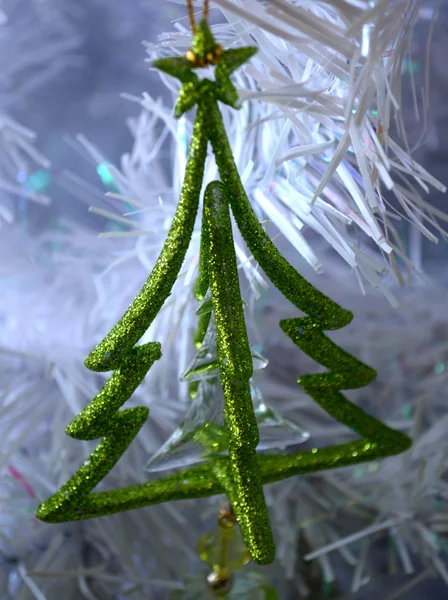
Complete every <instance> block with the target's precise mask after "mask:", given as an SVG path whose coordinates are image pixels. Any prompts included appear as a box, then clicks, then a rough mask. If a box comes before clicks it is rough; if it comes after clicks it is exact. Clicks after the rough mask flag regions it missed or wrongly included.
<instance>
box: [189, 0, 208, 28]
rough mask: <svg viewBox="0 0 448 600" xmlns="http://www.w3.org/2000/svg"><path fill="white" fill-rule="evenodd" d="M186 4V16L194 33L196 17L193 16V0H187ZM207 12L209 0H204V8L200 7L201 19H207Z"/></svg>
mask: <svg viewBox="0 0 448 600" xmlns="http://www.w3.org/2000/svg"><path fill="white" fill-rule="evenodd" d="M187 6H188V16H189V19H190V27H191V32H192V33H193V35H194V34H195V33H196V19H195V17H194V7H193V0H187ZM209 12H210V2H209V0H204V8H203V9H202V14H203V19H204V20H205V21H208V15H209Z"/></svg>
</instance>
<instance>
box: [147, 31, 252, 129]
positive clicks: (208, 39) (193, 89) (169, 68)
mask: <svg viewBox="0 0 448 600" xmlns="http://www.w3.org/2000/svg"><path fill="white" fill-rule="evenodd" d="M256 51H257V48H253V47H250V46H248V47H244V48H234V49H231V50H223V48H222V46H220V45H219V44H218V43H217V42H216V40H215V38H214V37H213V34H212V32H211V30H210V27H209V25H208V23H207V21H205V20H203V21H201V23H200V24H199V25H198V27H197V29H196V32H195V35H194V38H193V42H192V45H191V48H190V49H189V50H188V51H187V53H186V55H185V56H184V57H183V56H182V57H180V56H173V57H169V58H161V59H159V60H156V61H154V62H153V66H154V67H155V68H156V69H159V70H160V71H163V72H164V73H167V74H168V75H171V76H172V77H176V78H177V79H179V80H180V81H181V82H182V87H181V89H180V92H179V97H178V99H177V103H176V107H175V109H174V115H175V117H176V118H179V117H181V116H182V115H183V114H184V113H186V112H187V111H188V110H190V109H191V108H193V106H195V104H197V103H198V101H199V100H200V99H201V98H204V92H205V91H206V90H207V92H208V93H210V92H211V91H213V95H214V98H215V99H216V100H220V101H221V102H223V103H224V104H228V105H229V106H232V108H239V104H238V92H237V91H236V88H235V86H234V85H233V83H232V81H231V80H230V75H231V74H232V73H233V71H235V70H236V69H238V68H239V67H241V65H243V64H244V63H245V62H247V61H248V60H249V59H250V58H251V57H252V56H253V55H254V54H255V53H256ZM210 65H214V66H215V67H216V68H215V81H210V80H209V79H199V77H198V76H197V75H196V73H195V72H194V71H195V69H200V68H204V67H208V66H210Z"/></svg>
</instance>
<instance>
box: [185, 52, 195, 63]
mask: <svg viewBox="0 0 448 600" xmlns="http://www.w3.org/2000/svg"><path fill="white" fill-rule="evenodd" d="M185 58H186V59H187V60H188V62H192V63H195V64H196V62H197V58H196V54H195V53H194V52H193V50H192V49H191V48H190V49H189V50H187V53H186V54H185Z"/></svg>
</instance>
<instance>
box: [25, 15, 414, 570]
mask: <svg viewBox="0 0 448 600" xmlns="http://www.w3.org/2000/svg"><path fill="white" fill-rule="evenodd" d="M213 44H215V42H214V39H213V36H212V34H211V32H210V29H209V27H208V24H207V23H206V22H205V21H202V22H201V24H200V25H199V26H198V29H197V32H196V36H195V40H194V41H193V46H192V48H193V49H194V51H195V52H196V53H198V55H200V56H202V57H206V55H207V51H208V50H209V49H210V48H211V47H214V46H213ZM215 45H216V44H215ZM255 51H256V49H255V48H238V49H233V50H225V51H224V52H223V53H222V55H220V57H219V58H218V59H217V66H216V69H215V79H216V80H215V81H214V82H213V81H210V80H208V79H202V80H200V79H199V78H198V77H197V75H196V73H194V70H195V69H196V68H197V67H196V66H195V65H194V63H192V62H189V61H187V60H186V59H185V58H180V57H174V58H165V59H161V60H158V61H156V62H155V63H154V66H155V67H157V68H158V69H160V70H162V71H164V72H165V73H168V74H170V75H172V76H174V77H177V78H178V79H179V80H180V81H181V83H182V87H181V90H180V93H179V98H178V101H177V104H176V109H175V111H176V112H175V114H176V116H180V115H182V114H183V113H184V112H186V111H187V110H189V109H191V108H192V107H193V106H195V105H197V115H196V120H195V124H194V129H193V136H192V141H191V145H190V152H189V159H188V163H187V169H186V174H185V180H184V184H183V187H182V191H181V195H180V200H179V204H178V206H177V209H176V213H175V216H174V219H173V223H172V225H171V228H170V231H169V233H168V237H167V240H166V242H165V244H164V246H163V249H162V251H161V253H160V255H159V258H158V259H157V262H156V264H155V266H154V269H153V271H152V272H151V274H150V276H149V278H148V280H147V281H146V283H145V284H144V286H143V288H142V290H141V291H140V293H139V294H138V295H137V297H136V298H135V300H134V302H133V303H132V305H131V306H130V307H129V308H128V310H127V311H126V313H125V314H124V315H123V317H122V318H121V319H120V321H119V322H118V323H117V325H116V326H115V327H114V328H113V329H112V330H111V331H110V333H109V334H108V335H107V336H106V337H105V338H104V340H103V341H102V342H101V343H100V344H98V346H96V348H94V350H92V352H91V353H90V355H89V356H88V357H87V359H86V361H85V364H86V366H87V367H88V368H89V369H91V370H92V371H100V372H106V371H114V373H113V374H112V376H111V377H110V379H109V380H108V381H107V382H106V384H105V385H104V387H103V388H102V390H101V391H100V392H99V393H98V395H97V396H96V397H95V398H94V399H93V400H92V401H91V402H90V404H89V405H88V406H87V407H86V408H85V409H84V410H83V411H82V412H81V413H80V414H79V415H78V416H77V417H76V418H75V419H74V420H73V421H72V423H71V424H70V425H69V426H68V428H67V433H68V435H70V436H72V437H74V438H76V439H80V440H93V439H97V438H100V437H102V441H101V443H100V444H99V445H98V447H97V448H96V450H95V451H94V452H93V453H92V454H91V456H90V458H89V460H88V461H86V463H85V464H84V465H83V466H81V468H80V469H79V470H78V471H77V472H76V473H75V475H73V477H72V478H71V479H70V480H69V481H68V482H67V483H65V484H64V485H63V486H62V487H61V488H60V489H59V490H58V491H57V492H56V493H55V494H54V495H53V496H51V497H50V498H49V499H48V500H46V501H45V502H44V503H43V504H41V506H40V507H39V510H38V513H37V516H38V518H39V519H41V520H42V521H47V522H52V523H57V522H66V521H73V520H81V519H88V518H93V517H99V516H103V515H108V514H113V513H116V512H119V511H125V510H131V509H135V508H140V507H143V506H148V505H151V504H157V503H161V502H167V501H170V500H181V499H186V498H201V497H205V496H212V495H215V494H222V493H225V494H227V496H228V497H229V499H230V502H231V503H232V506H233V508H234V510H235V514H236V517H237V520H238V523H239V525H240V527H241V531H242V534H243V537H244V540H245V543H246V545H247V548H248V550H249V553H250V555H251V557H252V558H253V560H254V561H255V562H257V563H259V564H266V563H269V562H271V561H272V559H273V557H274V543H273V540H272V533H271V529H270V524H269V518H268V513H267V509H266V504H265V501H264V495H263V489H262V486H263V485H264V484H267V483H271V482H274V481H279V480H282V479H285V478H288V477H292V476H294V475H298V474H301V473H310V472H314V471H319V470H324V469H331V468H336V467H342V466H347V465H352V464H357V463H360V462H363V461H370V460H376V459H380V458H384V457H387V456H391V455H393V454H399V453H400V452H403V451H405V450H407V449H408V448H409V447H410V445H411V440H410V439H409V438H408V437H407V436H406V435H404V434H402V433H400V432H397V431H394V430H392V429H390V428H389V427H387V426H386V425H384V423H382V422H380V421H378V420H376V419H374V418H373V417H370V416H369V415H367V414H366V413H365V412H364V411H362V410H361V409H360V408H358V407H356V406H355V405H353V404H352V403H351V402H349V401H348V400H347V399H346V398H345V397H344V396H343V394H342V393H341V390H344V389H354V388H359V387H363V386H365V385H367V384H368V383H370V382H371V381H372V380H373V379H374V378H375V371H373V370H372V369H371V368H369V367H367V366H366V365H364V364H363V363H361V362H360V361H358V360H357V359H356V358H354V357H353V356H351V355H349V354H348V353H347V352H345V351H344V350H342V349H341V348H339V347H338V346H337V345H336V344H334V343H333V342H332V341H330V340H329V339H328V338H327V337H326V336H325V334H324V333H323V332H324V331H325V330H336V329H340V328H341V327H345V326H346V325H348V324H349V323H350V322H351V320H352V318H353V315H352V313H350V312H349V311H347V310H345V309H343V308H341V307H340V306H338V304H336V303H335V302H333V301H332V300H330V299H329V298H328V297H327V296H325V295H324V294H322V293H321V292H319V291H318V290H317V289H316V288H314V287H313V286H312V285H311V284H310V283H308V282H307V281H306V280H305V279H304V278H303V277H302V276H301V275H299V274H298V273H297V271H296V270H295V269H294V268H293V267H292V266H291V265H290V264H289V263H288V262H287V261H286V259H285V258H284V257H283V256H282V255H281V254H280V252H279V251H278V250H277V248H276V247H275V246H274V244H273V243H272V241H271V240H270V239H269V237H268V236H267V235H266V233H265V231H264V229H263V228H262V226H261V225H260V223H259V222H258V219H257V217H256V215H255V213H254V211H253V209H252V207H251V205H250V202H249V200H248V198H247V195H246V193H245V191H244V188H243V185H242V183H241V180H240V177H239V174H238V171H237V168H236V166H235V162H234V160H233V155H232V150H231V148H230V144H229V141H228V138H227V134H226V131H225V128H224V124H223V120H222V116H221V113H220V110H219V107H218V101H221V102H223V103H225V104H228V105H230V106H232V107H233V108H238V94H237V91H236V89H235V87H234V86H233V84H232V82H231V80H230V75H231V73H232V72H233V71H234V70H235V69H237V68H238V67H240V66H241V65H242V64H244V63H245V62H246V61H247V60H249V59H250V58H251V56H253V54H254V53H255ZM208 142H210V144H211V146H212V149H213V152H214V155H215V157H216V162H217V165H218V170H219V174H220V177H221V182H214V183H212V184H210V185H209V186H208V187H207V190H206V193H205V200H204V216H203V231H202V239H201V261H200V268H199V278H198V282H197V285H196V289H195V294H196V298H197V299H198V301H202V300H203V298H204V296H205V293H206V291H207V289H208V287H209V286H210V287H211V290H212V303H213V310H214V313H215V318H216V324H217V351H218V363H219V370H220V378H221V384H222V387H223V391H224V398H225V415H224V416H225V425H226V429H227V432H228V439H229V456H219V457H211V458H210V459H209V460H208V462H207V463H205V464H201V465H199V466H194V467H191V468H189V469H184V470H183V471H181V472H177V473H175V474H174V475H170V476H167V477H164V478H162V479H157V480H154V481H149V482H147V483H142V484H140V485H136V486H131V487H127V488H122V489H119V490H114V491H107V492H94V493H92V490H93V489H94V488H95V487H96V486H97V485H98V483H99V482H100V481H102V479H103V478H104V477H105V476H106V475H107V474H108V473H109V471H110V470H111V469H112V467H113V466H114V465H115V464H116V462H117V461H118V460H119V459H120V457H121V456H122V455H123V453H124V452H125V451H126V449H127V448H128V446H129V445H130V443H131V442H132V440H133V439H134V437H135V436H136V435H137V433H138V431H139V430H140V428H141V427H142V425H143V424H144V422H145V421H146V419H147V417H148V413H149V411H148V409H147V408H144V407H138V408H133V409H128V410H123V411H120V412H118V411H119V409H120V407H121V406H122V405H123V404H124V403H125V402H126V401H127V400H128V399H129V398H130V396H131V395H132V394H133V392H134V391H135V389H136V388H137V387H138V385H139V384H140V383H141V381H142V380H143V378H144V377H145V375H146V373H147V372H148V370H149V368H150V367H151V365H152V364H153V363H154V361H155V360H158V359H159V358H160V357H161V350H160V345H159V344H158V343H148V344H144V345H143V346H138V347H135V345H136V344H137V342H138V341H139V340H140V338H141V337H142V336H143V334H144V333H145V332H146V330H147V329H148V327H149V326H150V325H151V323H152V322H153V320H154V319H155V317H156V316H157V314H158V313H159V311H160V309H161V308H162V306H163V304H164V302H165V300H166V299H167V298H168V296H169V295H170V293H171V290H172V287H173V285H174V283H175V281H176V278H177V276H178V274H179V271H180V268H181V266H182V263H183V261H184V258H185V254H186V251H187V249H188V246H189V244H190V241H191V236H192V232H193V229H194V224H195V221H196V217H197V211H198V206H199V197H200V193H201V188H202V183H203V174H204V164H205V159H206V153H207V146H208ZM229 207H230V209H231V211H232V214H233V216H234V218H235V221H236V223H237V225H238V228H239V230H240V232H241V234H242V236H243V238H244V240H245V242H246V244H247V246H248V247H249V249H250V251H251V252H252V254H253V256H254V258H255V260H256V261H257V262H258V263H259V265H260V267H261V268H262V269H263V270H264V272H265V273H266V275H267V276H268V277H269V279H270V280H271V281H272V283H273V284H274V285H275V286H276V287H277V288H278V289H279V290H280V291H281V293H282V294H283V295H284V296H285V297H286V298H287V299H288V300H289V301H290V302H291V303H292V304H293V305H294V306H295V307H296V308H298V309H299V310H301V311H302V312H303V313H306V315H307V316H306V317H301V318H291V319H287V320H284V321H281V323H280V326H281V328H282V329H283V331H284V332H285V333H286V335H287V336H288V337H289V338H290V339H291V340H292V341H293V342H294V344H295V345H296V346H298V347H299V348H300V349H301V350H303V351H304V352H305V353H306V354H308V355H309V356H311V357H312V358H313V359H314V360H316V361H317V362H318V363H320V364H321V365H323V366H325V367H326V368H327V369H328V371H327V372H325V373H319V374H314V375H303V376H301V377H300V378H299V380H298V381H299V383H300V385H301V386H302V388H303V389H304V390H305V392H306V393H307V394H309V395H310V396H311V397H312V398H313V399H314V400H315V401H316V402H317V403H318V404H319V405H320V406H321V407H322V408H323V409H324V410H325V411H326V412H327V413H329V414H330V415H331V416H333V417H334V418H335V419H336V420H337V421H339V422H340V423H343V424H344V425H346V426H347V427H348V428H350V429H352V430H353V431H354V432H355V433H356V434H357V435H358V436H360V437H361V438H362V439H359V440H356V441H353V442H349V443H347V444H343V445H338V446H331V447H327V448H317V449H316V448H314V449H313V450H310V451H305V452H298V453H295V454H268V455H257V454H256V446H257V443H258V430H257V426H256V420H255V415H254V411H253V406H252V402H251V397H250V391H249V378H250V377H251V375H252V361H251V355H250V350H249V345H248V340H247V333H246V327H245V323H244V316H243V309H242V299H241V294H240V289H239V284H238V275H237V267H236V258H235V250H234V245H233V239H232V230H231V224H230V213H229ZM209 318H210V314H209V313H208V316H207V314H204V315H202V316H201V317H200V321H199V326H198V330H197V333H196V337H195V344H196V345H198V344H199V345H200V343H201V341H202V338H203V335H204V333H205V330H206V328H207V325H208V319H209ZM195 389H197V384H196V385H192V386H191V388H190V393H191V394H192V395H194V393H195Z"/></svg>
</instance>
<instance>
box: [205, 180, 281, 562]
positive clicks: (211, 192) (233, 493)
mask: <svg viewBox="0 0 448 600" xmlns="http://www.w3.org/2000/svg"><path fill="white" fill-rule="evenodd" d="M202 235H203V237H204V238H205V240H206V243H207V246H208V251H207V252H206V256H207V258H208V264H207V269H208V274H209V280H210V289H211V293H212V301H213V312H214V316H215V320H216V338H217V339H216V347H217V353H218V362H219V373H220V380H221V386H222V389H223V393H224V422H225V426H226V429H227V431H228V432H229V458H230V462H229V461H226V462H225V464H226V465H227V464H230V468H229V469H223V468H221V464H220V462H219V461H216V462H213V464H214V465H215V470H214V472H215V475H216V478H217V479H218V481H220V482H221V484H222V485H223V487H224V489H225V491H226V494H227V496H228V497H229V500H230V502H231V504H232V507H233V510H234V512H235V515H236V518H237V521H238V524H239V526H240V528H241V532H242V534H243V537H244V539H245V541H246V545H247V547H248V550H249V552H250V554H251V556H252V558H253V560H255V561H256V562H258V563H260V564H266V563H270V562H271V561H272V560H273V558H274V553H275V549H274V542H273V538H272V532H271V527H270V523H269V516H268V511H267V508H266V502H265V499H264V494H263V482H262V480H261V474H260V469H259V466H258V460H257V451H256V448H257V446H258V442H259V435H258V426H257V421H256V417H255V413H254V409H253V406H252V397H251V393H250V385H249V380H250V378H251V377H252V373H253V366H252V355H251V350H250V346H249V339H248V337H247V331H246V325H245V321H244V314H243V301H242V298H241V291H240V286H239V281H238V267H237V262H236V254H235V246H234V242H233V234H232V224H231V221H230V211H229V204H228V198H227V194H226V193H225V189H224V186H223V184H222V183H220V182H214V183H211V184H210V185H209V186H207V189H206V192H205V199H204V215H203V234H202Z"/></svg>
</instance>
